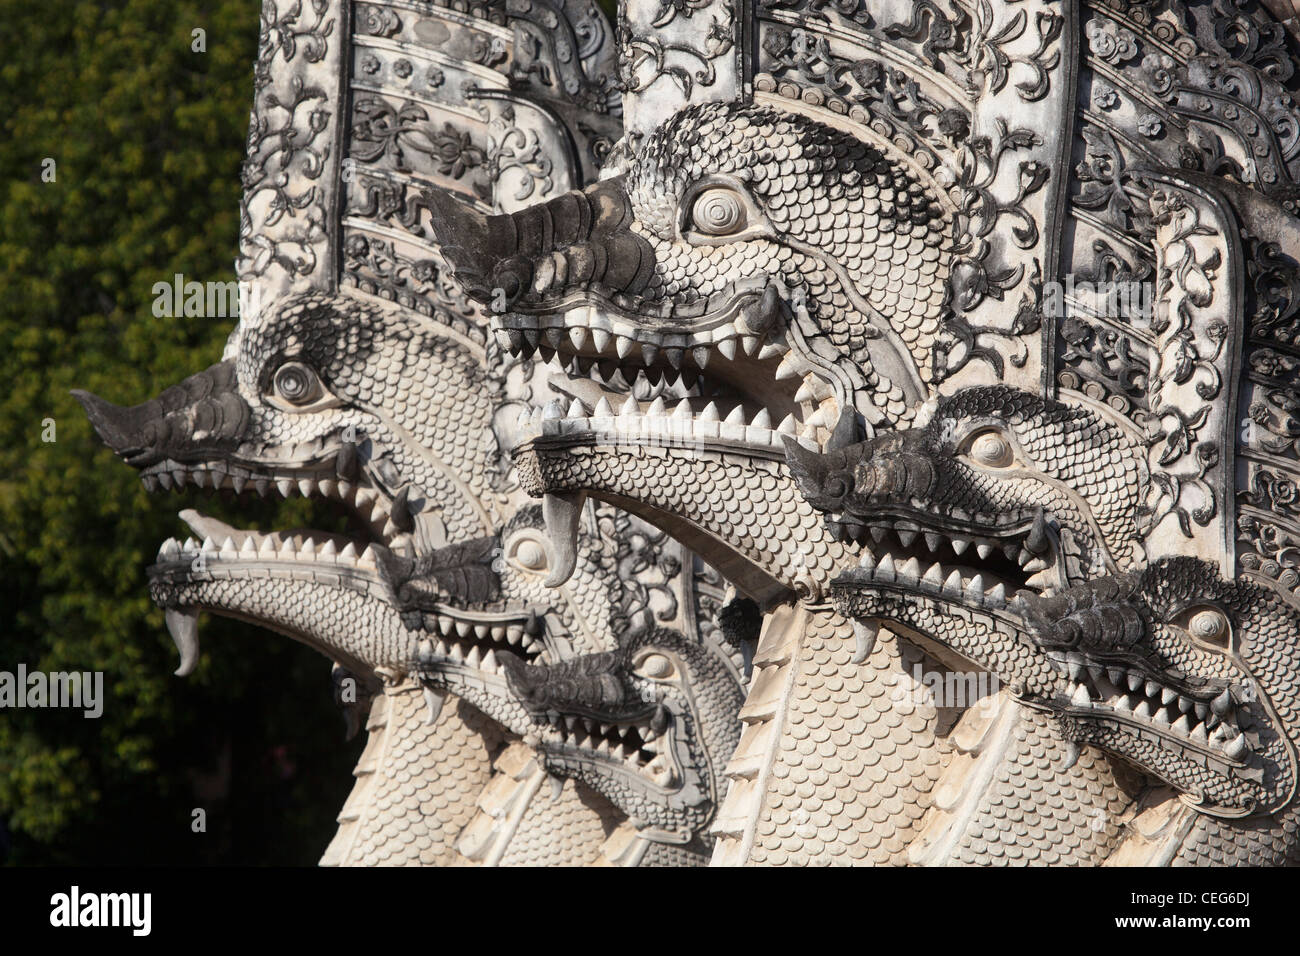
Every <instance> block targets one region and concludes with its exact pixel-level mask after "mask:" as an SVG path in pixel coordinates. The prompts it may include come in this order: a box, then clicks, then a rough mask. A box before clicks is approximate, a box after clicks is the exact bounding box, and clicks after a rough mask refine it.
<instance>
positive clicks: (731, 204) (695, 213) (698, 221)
mask: <svg viewBox="0 0 1300 956" xmlns="http://www.w3.org/2000/svg"><path fill="white" fill-rule="evenodd" d="M748 218H749V217H748V214H747V212H746V209H745V201H744V200H743V199H741V197H740V196H739V195H738V194H737V193H736V191H735V190H734V189H728V188H726V187H725V186H715V187H713V188H711V189H706V190H704V191H703V192H702V193H700V194H699V195H698V196H696V197H695V199H694V201H693V202H692V203H691V222H692V223H694V228H695V229H696V231H698V232H701V233H703V234H704V235H706V236H730V235H732V234H733V233H737V232H740V231H742V230H743V229H745V228H746V227H747V226H748V225H749V222H748Z"/></svg>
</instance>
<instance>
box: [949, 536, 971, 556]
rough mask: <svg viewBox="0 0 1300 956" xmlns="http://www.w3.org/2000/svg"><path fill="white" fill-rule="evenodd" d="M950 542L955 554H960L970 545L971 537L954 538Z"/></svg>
mask: <svg viewBox="0 0 1300 956" xmlns="http://www.w3.org/2000/svg"><path fill="white" fill-rule="evenodd" d="M949 543H950V544H951V545H952V550H953V554H956V555H959V556H960V555H963V554H965V553H966V549H967V548H969V547H970V538H953V539H952V540H951V541H950V542H949Z"/></svg>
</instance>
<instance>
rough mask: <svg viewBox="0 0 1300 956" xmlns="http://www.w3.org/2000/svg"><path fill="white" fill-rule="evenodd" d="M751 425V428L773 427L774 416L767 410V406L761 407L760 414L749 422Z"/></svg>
mask: <svg viewBox="0 0 1300 956" xmlns="http://www.w3.org/2000/svg"><path fill="white" fill-rule="evenodd" d="M749 425H750V427H751V428H767V429H771V427H772V416H771V415H769V414H768V411H767V409H766V408H762V409H759V412H758V414H757V415H755V416H754V420H753V421H751V422H750V423H749Z"/></svg>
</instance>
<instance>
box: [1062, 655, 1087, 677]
mask: <svg viewBox="0 0 1300 956" xmlns="http://www.w3.org/2000/svg"><path fill="white" fill-rule="evenodd" d="M1083 664H1084V658H1083V655H1082V654H1079V653H1078V652H1071V653H1069V654H1066V655H1065V668H1066V673H1067V674H1069V675H1070V680H1074V681H1077V680H1081V679H1082V678H1083Z"/></svg>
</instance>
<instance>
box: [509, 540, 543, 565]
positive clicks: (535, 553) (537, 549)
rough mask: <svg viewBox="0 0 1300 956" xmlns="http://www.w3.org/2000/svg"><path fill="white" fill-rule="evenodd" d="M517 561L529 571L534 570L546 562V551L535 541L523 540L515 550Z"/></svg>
mask: <svg viewBox="0 0 1300 956" xmlns="http://www.w3.org/2000/svg"><path fill="white" fill-rule="evenodd" d="M515 557H516V558H517V559H518V560H519V563H520V564H522V565H523V566H524V567H526V568H528V570H530V571H536V570H538V569H539V568H541V567H542V566H543V565H544V564H546V552H545V551H543V550H542V548H541V545H539V544H538V543H537V542H536V541H525V542H524V543H523V544H521V545H520V546H519V550H517V551H516V552H515Z"/></svg>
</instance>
